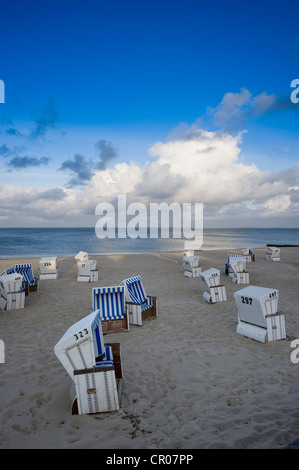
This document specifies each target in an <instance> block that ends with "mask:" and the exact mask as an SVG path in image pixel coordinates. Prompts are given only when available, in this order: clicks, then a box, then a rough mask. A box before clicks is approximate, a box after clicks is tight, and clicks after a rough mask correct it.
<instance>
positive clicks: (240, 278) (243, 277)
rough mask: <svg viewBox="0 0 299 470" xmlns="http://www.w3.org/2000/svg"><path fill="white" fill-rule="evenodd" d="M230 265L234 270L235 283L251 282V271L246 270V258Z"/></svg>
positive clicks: (233, 278) (233, 279)
mask: <svg viewBox="0 0 299 470" xmlns="http://www.w3.org/2000/svg"><path fill="white" fill-rule="evenodd" d="M230 267H231V269H232V272H233V276H232V281H233V282H234V283H235V284H249V272H248V271H246V270H245V268H246V260H245V258H244V259H239V260H238V261H233V262H231V263H230Z"/></svg>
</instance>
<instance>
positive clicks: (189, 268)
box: [183, 256, 201, 277]
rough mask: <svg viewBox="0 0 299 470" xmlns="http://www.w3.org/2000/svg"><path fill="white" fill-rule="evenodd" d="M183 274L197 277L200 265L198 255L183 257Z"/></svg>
mask: <svg viewBox="0 0 299 470" xmlns="http://www.w3.org/2000/svg"><path fill="white" fill-rule="evenodd" d="M183 267H184V276H187V277H199V274H200V272H201V267H200V266H199V257H198V256H186V257H185V258H184V259H183Z"/></svg>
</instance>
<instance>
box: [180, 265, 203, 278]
mask: <svg viewBox="0 0 299 470" xmlns="http://www.w3.org/2000/svg"><path fill="white" fill-rule="evenodd" d="M200 273H201V268H200V267H196V268H192V271H189V270H187V269H186V270H185V272H184V276H186V277H199V275H200Z"/></svg>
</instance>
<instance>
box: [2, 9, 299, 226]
mask: <svg viewBox="0 0 299 470" xmlns="http://www.w3.org/2000/svg"><path fill="white" fill-rule="evenodd" d="M0 11H1V31H0V39H1V49H0V79H2V80H3V81H4V83H5V103H1V104H0V168H1V175H0V189H1V192H0V224H1V225H0V226H3V227H9V226H43V225H45V226H52V225H57V226H65V225H69V226H76V225H78V224H79V225H80V224H82V225H90V226H93V225H94V223H95V220H96V217H95V215H94V211H95V207H96V205H97V203H99V202H102V201H106V200H108V199H109V200H115V198H116V196H117V194H127V195H128V196H129V197H130V199H131V200H132V201H135V200H142V201H144V202H150V201H152V200H161V201H162V200H167V201H168V202H171V201H178V202H192V201H196V202H203V203H204V207H205V212H204V214H205V222H206V225H207V226H215V227H218V226H219V227H221V226H226V227H227V226H228V227H229V226H244V225H250V226H298V225H299V224H298V203H299V197H298V194H299V193H298V190H299V184H298V182H299V181H298V180H299V176H298V171H299V170H298V151H299V141H298V124H299V114H298V110H299V103H298V104H294V103H292V102H291V100H290V94H291V91H292V88H291V87H290V84H291V81H292V80H293V79H296V78H299V27H298V13H299V3H298V2H297V1H295V0H288V1H271V2H270V1H261V2H255V1H254V2H248V3H245V2H243V3H240V2H231V1H227V2H220V1H215V2H213V3H211V2H202V1H195V0H184V1H178V0H173V1H163V0H160V1H156V0H152V1H147V0H146V1H144V2H137V1H120V0H110V1H102V0H98V1H90V0H87V1H85V2H83V1H76V0H72V1H61V2H58V1H55V0H54V1H51V2H48V1H45V2H40V1H28V2H24V1H21V0H11V1H3V2H1V7H0ZM166 188H167V191H166ZM191 189H192V192H191ZM191 200H192V201H191Z"/></svg>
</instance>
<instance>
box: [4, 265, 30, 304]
mask: <svg viewBox="0 0 299 470" xmlns="http://www.w3.org/2000/svg"><path fill="white" fill-rule="evenodd" d="M9 271H11V270H9ZM24 306H25V290H24V280H23V276H22V275H21V274H19V273H16V272H10V273H9V274H6V273H3V274H1V276H0V308H1V309H2V310H16V309H20V308H24Z"/></svg>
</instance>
